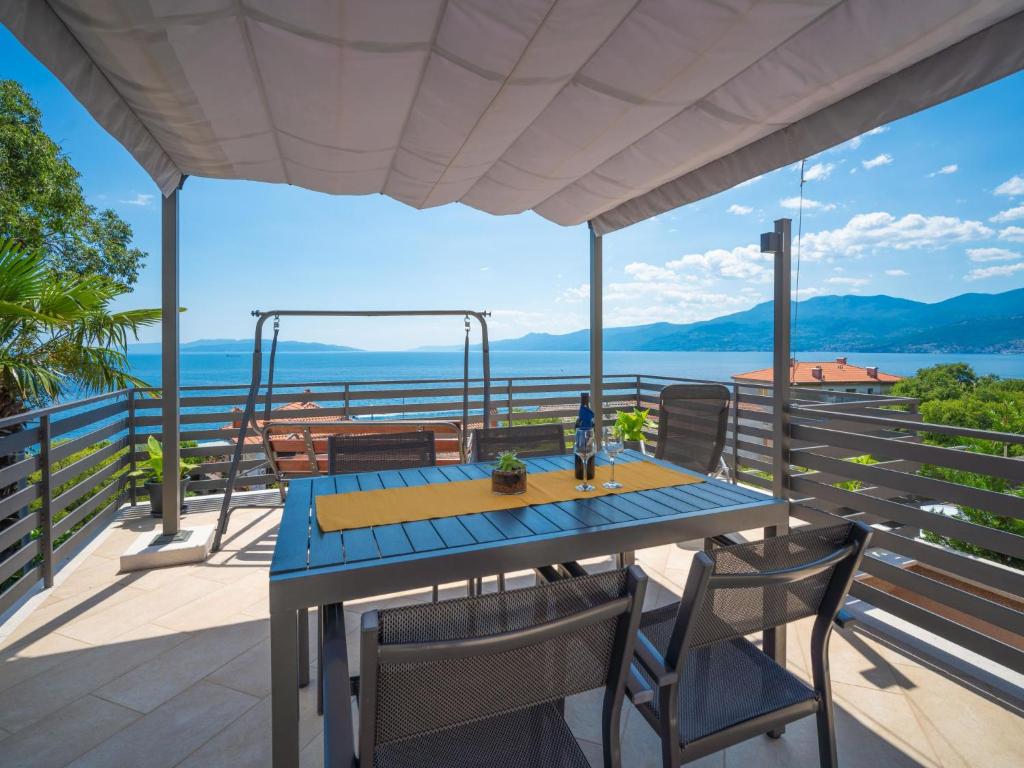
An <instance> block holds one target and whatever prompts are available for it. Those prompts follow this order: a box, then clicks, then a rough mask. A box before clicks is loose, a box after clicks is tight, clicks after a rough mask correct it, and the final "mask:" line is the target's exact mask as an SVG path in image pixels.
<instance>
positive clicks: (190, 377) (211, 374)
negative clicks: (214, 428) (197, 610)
mask: <svg viewBox="0 0 1024 768" xmlns="http://www.w3.org/2000/svg"><path fill="white" fill-rule="evenodd" d="M837 356H839V353H836V352H820V351H807V352H799V353H797V357H799V358H800V359H801V360H832V359H835V358H836V357H837ZM263 357H264V381H265V380H266V378H265V377H266V364H267V362H268V357H269V355H264V356H263ZM847 357H848V359H849V361H850V363H851V364H854V365H861V366H878V368H879V369H880V370H882V371H884V372H886V373H893V374H896V375H899V376H910V375H913V374H914V373H915V372H916V371H917V370H919V369H921V368H926V367H928V366H931V365H935V364H937V363H953V362H964V363H967V364H969V365H970V366H971V367H973V368H974V370H975V372H977V373H978V374H982V375H984V374H995V375H997V376H1000V377H1003V378H1024V355H1019V354H1018V355H1009V354H1008V355H981V354H970V355H968V354H903V353H874V352H865V353H857V354H851V355H848V356H847ZM480 359H481V355H480V352H479V350H471V351H470V375H471V376H473V377H478V376H480V374H481V362H480ZM129 362H130V364H131V368H132V373H134V374H135V375H136V376H138V377H139V378H141V379H143V380H144V381H146V382H147V383H149V384H151V385H153V386H159V384H160V356H159V355H154V354H130V355H129ZM771 364H772V358H771V352H605V354H604V369H605V373H606V374H645V375H648V376H677V377H681V378H690V379H710V380H715V381H729V380H730V378H731V377H732V376H733V375H734V374H737V373H743V372H745V371H752V370H757V369H759V368H767V367H769V366H771ZM589 365H590V357H589V354H588V353H587V352H557V351H554V352H529V351H520V350H493V351H492V352H491V376H492V377H494V378H503V377H508V376H515V377H518V376H584V375H586V374H587V372H588V370H589ZM462 369H463V355H462V352H461V351H431V352H279V353H278V354H277V360H276V365H275V372H274V381H275V383H280V384H287V383H292V384H299V383H313V382H344V381H351V382H358V381H391V380H398V379H406V380H408V379H444V378H461V377H462ZM251 372H252V356H251V355H250V354H245V353H233V352H232V353H202V352H194V353H188V354H183V355H182V356H181V384H182V385H183V386H194V385H202V386H216V385H238V384H248V382H249V380H250V377H251Z"/></svg>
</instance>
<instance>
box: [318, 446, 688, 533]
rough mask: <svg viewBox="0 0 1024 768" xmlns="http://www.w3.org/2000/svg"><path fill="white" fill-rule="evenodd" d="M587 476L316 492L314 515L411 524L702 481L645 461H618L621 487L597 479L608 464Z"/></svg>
mask: <svg viewBox="0 0 1024 768" xmlns="http://www.w3.org/2000/svg"><path fill="white" fill-rule="evenodd" d="M595 474H596V476H595V477H594V479H593V480H592V481H591V485H593V486H594V490H593V491H577V490H576V485H577V484H578V483H579V481H578V480H577V479H576V478H575V477H573V472H572V470H569V469H566V470H557V471H553V472H535V473H534V472H531V473H530V474H529V475H527V488H526V493H523V494H520V495H519V496H502V495H500V494H496V493H494V492H493V491H491V478H490V477H487V478H484V479H480V480H457V481H455V482H451V483H434V484H431V485H418V486H409V487H404V488H384V489H380V490H374V491H354V492H352V493H336V494H329V495H324V496H317V497H316V519H317V522H318V523H319V524H320V530H322V531H324V532H328V531H345V530H350V529H352V528H365V527H367V526H372V525H391V524H394V523H411V522H414V521H416V520H430V519H431V518H439V517H454V516H456V515H467V514H473V513H476V512H495V511H497V510H501V509H520V508H522V507H528V506H531V505H533V504H550V503H552V502H556V501H571V500H573V499H588V498H594V497H596V496H608V495H611V494H619V493H629V492H631V491H648V490H652V489H654V488H665V487H668V486H673V485H686V484H688V483H700V482H703V480H702V478H700V477H694V476H693V475H691V474H688V473H684V472H683V471H680V470H675V469H670V468H668V467H664V466H662V465H660V464H655V463H653V462H650V461H631V462H625V463H621V464H618V465H617V466H616V468H615V479H616V480H618V481H619V482H620V483H622V485H623V487H622V488H618V489H616V490H609V489H608V488H605V487H603V486H602V485H601V484H602V483H603V482H604V481H605V480H608V479H610V478H611V467H607V466H603V467H597V469H596V473H595Z"/></svg>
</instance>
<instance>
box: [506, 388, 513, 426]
mask: <svg viewBox="0 0 1024 768" xmlns="http://www.w3.org/2000/svg"><path fill="white" fill-rule="evenodd" d="M506 392H507V395H508V426H510V427H511V426H512V379H511V378H509V380H508V383H507V387H506Z"/></svg>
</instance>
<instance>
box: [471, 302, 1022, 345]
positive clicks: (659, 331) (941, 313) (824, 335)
mask: <svg viewBox="0 0 1024 768" xmlns="http://www.w3.org/2000/svg"><path fill="white" fill-rule="evenodd" d="M772 312H773V302H770V301H766V302H764V303H763V304H758V305H757V306H755V307H752V308H751V309H748V310H745V311H743V312H736V313H734V314H731V315H724V316H722V317H716V318H714V319H713V320H704V321H701V322H698V323H688V324H683V325H677V324H674V323H652V324H651V325H637V326H630V327H625V328H606V329H605V331H604V347H605V349H606V350H626V351H680V352H682V351H723V352H741V351H764V350H770V349H771V348H772ZM588 343H589V341H588V332H587V331H586V330H582V331H575V332H574V333H566V334H561V335H552V334H547V333H531V334H527V335H526V336H523V337H521V338H518V339H506V340H503V341H494V342H492V343H491V348H492V349H517V350H580V351H581V350H586V349H587V348H588ZM793 349H795V350H800V349H818V350H835V351H840V352H963V353H970V352H977V353H993V352H1018V353H1024V288H1019V289H1017V290H1013V291H1007V292H1005V293H998V294H987V293H965V294H963V295H961V296H955V297H953V298H951V299H946V300H945V301H940V302H937V303H935V304H926V303H924V302H920V301H910V300H909V299H897V298H893V297H892V296H819V297H816V298H813V299H807V300H806V301H801V302H800V309H799V315H798V322H797V327H796V330H795V333H794V335H793Z"/></svg>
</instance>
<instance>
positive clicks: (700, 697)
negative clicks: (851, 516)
mask: <svg viewBox="0 0 1024 768" xmlns="http://www.w3.org/2000/svg"><path fill="white" fill-rule="evenodd" d="M870 535H871V534H870V529H869V528H867V526H865V525H863V524H861V523H853V524H851V523H842V524H839V525H834V526H828V527H824V528H816V529H809V530H800V531H797V532H795V533H792V534H789V535H787V536H779V537H776V538H770V539H765V540H764V541H755V542H749V543H746V544H740V545H737V546H731V547H722V548H719V549H714V550H712V551H711V552H707V553H705V552H698V553H697V555H696V558H695V560H694V563H693V566H692V568H691V570H690V575H689V577H688V579H687V581H686V588H685V589H684V591H683V597H682V600H681V601H680V603H679V604H678V605H670V606H666V607H664V608H659V609H657V610H654V611H648V612H646V613H645V614H644V616H643V619H642V620H641V632H640V636H639V637H638V638H637V657H636V658H637V662H638V665H639V666H640V667H641V668H642V673H641V675H640V676H641V677H642V678H644V680H645V685H647V686H649V687H650V688H652V689H654V690H655V691H656V695H655V696H654V700H653V701H652V702H651V703H650V704H640V705H639V707H638V709H639V710H640V712H641V713H643V716H644V718H645V719H646V720H647V721H648V723H650V724H651V726H652V727H653V728H654V729H655V730H656V731H657V732H658V734H659V735H660V736H661V741H662V761H663V765H665V766H666V767H667V766H671V768H676V766H679V765H680V764H682V763H686V762H690V761H691V760H696V759H698V758H700V757H703V756H704V755H707V754H710V753H712V752H717V751H719V750H721V749H724V748H726V747H728V746H731V745H733V744H736V743H737V742H740V741H743V740H745V739H749V738H751V737H753V736H756V735H758V734H763V733H769V732H771V731H777V730H778V729H781V728H782V726H784V725H785V724H786V723H789V722H792V721H794V720H798V719H800V718H803V717H808V716H810V715H815V716H816V717H817V720H818V752H819V759H820V761H821V765H822V766H835V765H837V756H836V741H835V724H834V715H833V711H832V691H831V684H830V681H829V671H828V642H829V637H830V636H831V632H832V625H833V622H834V621H835V619H836V616H837V615H838V614H839V610H840V608H841V607H842V604H843V601H844V600H845V598H846V594H847V592H848V591H849V589H850V584H851V583H852V581H853V576H854V574H855V573H856V571H857V568H858V566H859V564H860V561H861V558H862V557H863V553H864V548H865V546H866V545H867V542H868V539H869V538H870ZM809 616H814V617H816V618H815V621H814V628H813V630H812V632H811V649H810V650H811V668H812V676H813V681H812V683H811V684H810V685H808V684H807V683H805V682H803V681H802V680H800V679H799V678H797V677H796V676H794V675H793V674H791V673H790V672H788V671H787V670H785V669H784V668H783V667H781V666H780V665H779V664H776V663H775V661H774V660H773V659H772V658H771V657H770V656H769V655H767V654H766V653H764V652H763V651H762V650H761V649H760V648H758V647H757V646H756V645H754V644H753V643H752V642H750V641H749V640H747V639H746V637H745V636H746V635H749V634H751V633H755V632H760V631H762V630H765V629H770V628H773V627H780V626H783V625H786V624H788V623H789V622H792V621H796V620H798V619H803V618H807V617H809ZM633 693H635V691H631V694H633Z"/></svg>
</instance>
